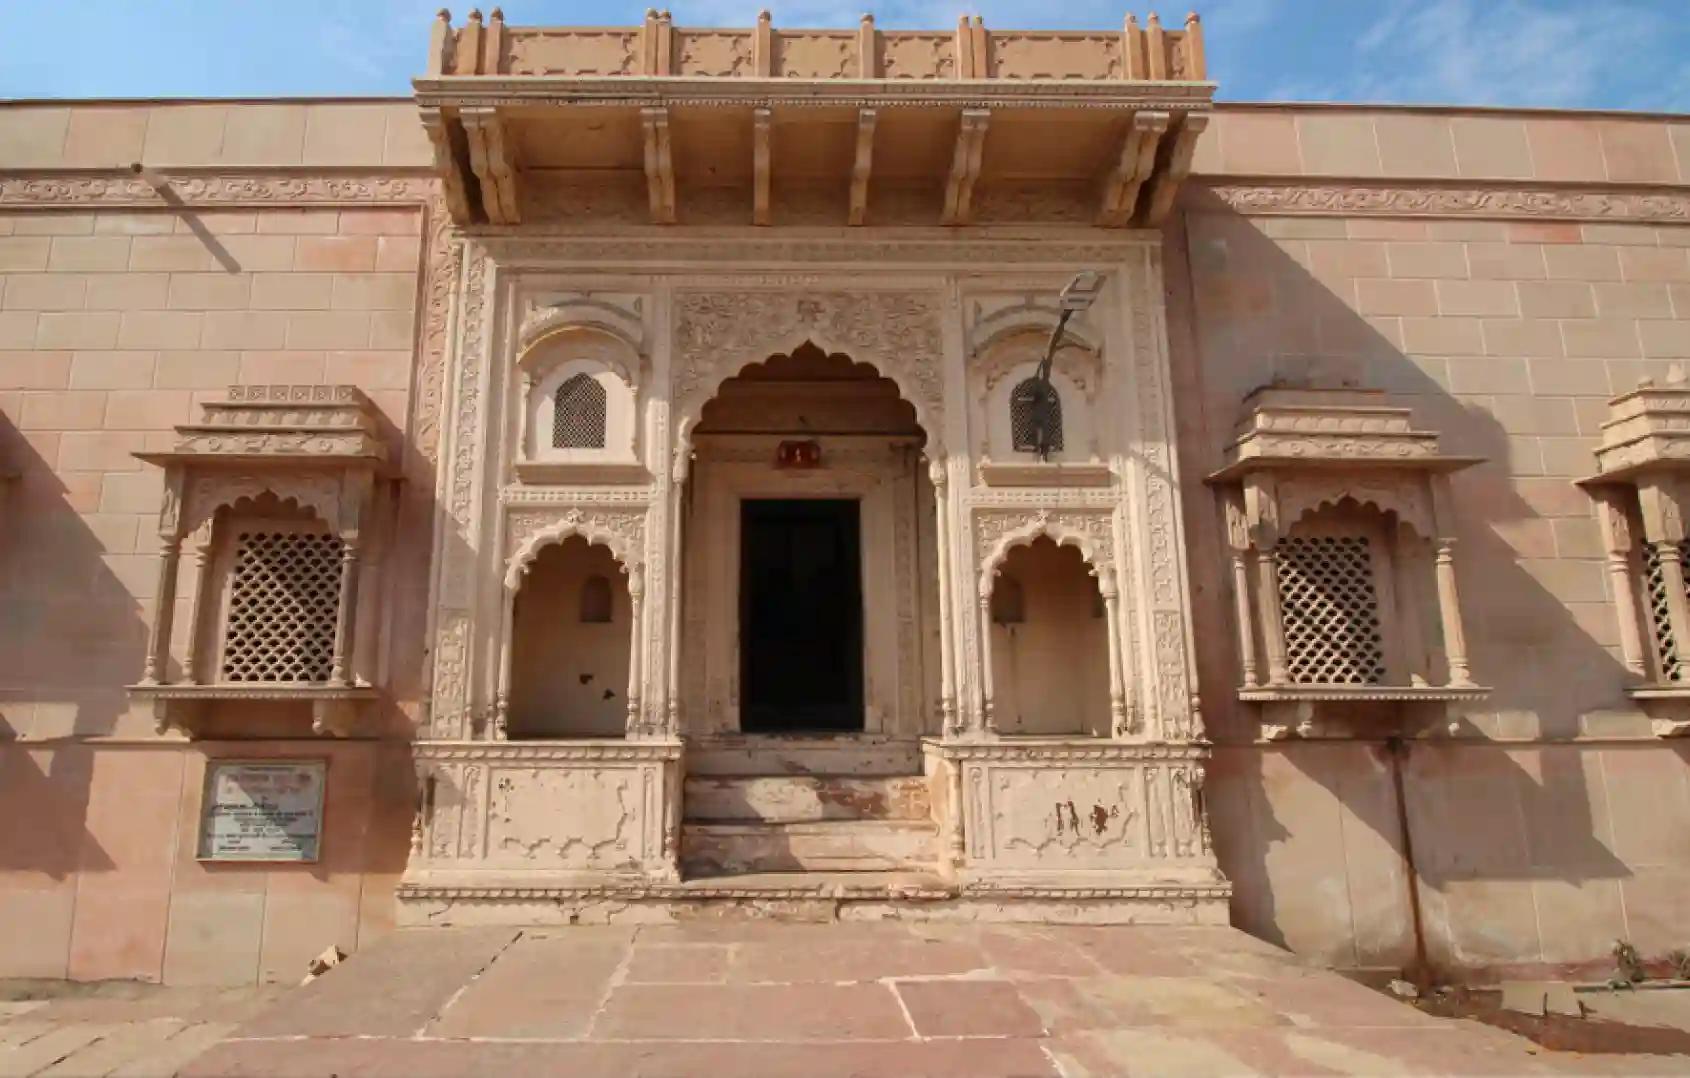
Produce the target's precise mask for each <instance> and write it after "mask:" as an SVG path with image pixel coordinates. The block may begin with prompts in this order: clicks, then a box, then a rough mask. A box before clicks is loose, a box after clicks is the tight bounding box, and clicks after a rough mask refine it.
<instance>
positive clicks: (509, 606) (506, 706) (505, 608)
mask: <svg viewBox="0 0 1690 1078" xmlns="http://www.w3.org/2000/svg"><path fill="white" fill-rule="evenodd" d="M517 590H518V589H515V588H509V587H507V588H504V589H503V601H502V602H501V603H500V604H499V643H498V648H499V651H498V661H499V684H498V687H497V689H496V690H495V692H494V694H493V721H492V723H491V724H490V727H491V728H490V729H489V730H488V731H487V736H488V737H489V738H490V739H492V740H494V741H503V740H505V739H506V736H507V734H508V731H509V729H510V702H511V664H512V662H513V661H514V656H515V654H516V646H515V641H514V640H513V639H512V637H513V636H514V634H515V631H516V593H517Z"/></svg>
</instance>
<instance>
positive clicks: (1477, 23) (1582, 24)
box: [1347, 0, 1668, 107]
mask: <svg viewBox="0 0 1690 1078" xmlns="http://www.w3.org/2000/svg"><path fill="white" fill-rule="evenodd" d="M1662 15H1663V13H1662V12H1661V11H1660V10H1658V9H1651V8H1649V7H1645V6H1639V5H1633V4H1622V3H1609V4H1605V5H1602V6H1600V7H1593V6H1589V5H1583V6H1580V7H1578V8H1576V9H1574V8H1568V7H1560V8H1557V7H1552V6H1550V5H1548V4H1545V3H1542V2H1537V3H1526V2H1523V0H1483V2H1480V0H1392V2H1391V3H1389V4H1388V5H1386V6H1385V10H1384V11H1383V13H1382V14H1380V15H1379V16H1378V17H1377V18H1376V19H1375V20H1374V21H1373V23H1372V24H1371V25H1370V26H1369V27H1368V28H1367V29H1366V30H1365V31H1364V32H1363V33H1362V34H1361V36H1360V37H1359V38H1358V39H1357V41H1356V53H1357V59H1358V60H1359V61H1360V65H1361V66H1362V67H1364V68H1365V70H1364V71H1359V72H1357V73H1356V75H1355V76H1354V78H1353V80H1352V84H1351V86H1350V87H1349V91H1350V92H1349V93H1348V95H1347V96H1350V97H1351V98H1352V99H1355V100H1384V101H1424V102H1454V103H1460V104H1469V105H1484V104H1497V105H1501V104H1507V105H1542V106H1559V107H1577V106H1579V105H1581V104H1585V103H1587V102H1589V101H1590V100H1591V99H1592V97H1594V96H1595V95H1596V94H1597V92H1598V91H1599V90H1600V88H1601V87H1602V85H1603V83H1604V81H1605V80H1606V79H1607V78H1608V77H1609V75H1610V74H1611V73H1612V72H1613V71H1614V70H1615V65H1628V64H1629V65H1637V64H1644V65H1653V64H1657V63H1659V62H1660V60H1661V57H1659V56H1658V55H1655V54H1654V51H1653V50H1654V49H1655V48H1657V47H1658V42H1660V41H1661V40H1663V39H1664V38H1665V35H1666V33H1667V29H1668V28H1667V27H1666V26H1665V25H1664V22H1665V20H1664V18H1663V17H1662Z"/></svg>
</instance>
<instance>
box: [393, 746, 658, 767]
mask: <svg viewBox="0 0 1690 1078" xmlns="http://www.w3.org/2000/svg"><path fill="white" fill-rule="evenodd" d="M411 753H412V756H413V757H414V759H415V760H416V762H418V763H426V762H458V761H468V762H475V763H480V762H483V761H492V760H499V761H502V760H519V761H547V760H564V761H577V760H579V761H587V762H594V763H597V762H603V761H611V762H618V761H630V762H646V763H649V762H651V761H654V760H655V761H663V760H678V759H680V756H681V745H680V743H678V742H671V741H650V742H638V741H629V742H624V743H621V744H615V745H589V744H562V743H557V742H539V741H535V742H521V741H471V742H451V741H417V742H415V743H413V745H412V747H411Z"/></svg>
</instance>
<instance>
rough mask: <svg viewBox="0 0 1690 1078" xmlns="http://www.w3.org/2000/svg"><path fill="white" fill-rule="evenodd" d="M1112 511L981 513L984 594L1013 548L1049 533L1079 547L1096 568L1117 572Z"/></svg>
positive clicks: (978, 530) (977, 534)
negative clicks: (1111, 522) (1111, 525)
mask: <svg viewBox="0 0 1690 1078" xmlns="http://www.w3.org/2000/svg"><path fill="white" fill-rule="evenodd" d="M1109 521H1110V518H1109V514H1108V513H1097V512H1090V513H1088V512H1076V511H1074V510H1061V509H1058V510H1052V509H1040V510H1038V511H1037V512H1034V513H1025V512H1019V513H1007V512H981V513H978V514H977V516H976V520H975V523H974V553H975V557H976V558H977V559H978V562H979V565H980V593H981V594H982V595H989V594H991V588H992V580H993V578H994V577H996V576H997V572H998V567H999V566H1001V565H1002V564H1003V561H1004V559H1005V558H1006V557H1008V556H1009V552H1010V550H1011V549H1012V548H1014V547H1016V546H1020V545H1021V544H1023V543H1027V542H1030V541H1032V540H1033V539H1036V538H1038V537H1039V536H1041V535H1043V536H1048V537H1049V538H1050V539H1052V540H1053V541H1055V542H1056V543H1058V544H1060V545H1065V546H1074V547H1078V548H1079V551H1080V553H1081V555H1083V556H1084V557H1085V559H1086V562H1087V564H1088V565H1090V566H1091V568H1092V571H1093V572H1094V573H1095V574H1097V575H1099V576H1105V575H1113V573H1114V568H1115V549H1114V547H1115V543H1114V535H1113V529H1112V528H1111V527H1110V522H1109Z"/></svg>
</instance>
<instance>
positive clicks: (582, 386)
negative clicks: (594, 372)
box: [552, 374, 605, 449]
mask: <svg viewBox="0 0 1690 1078" xmlns="http://www.w3.org/2000/svg"><path fill="white" fill-rule="evenodd" d="M604 427H605V395H604V386H602V385H600V384H599V382H598V380H597V379H595V378H593V377H591V376H590V375H586V374H576V375H572V376H570V377H568V378H565V379H564V380H563V383H562V384H561V385H559V386H558V387H557V392H556V393H555V394H554V395H553V397H552V448H554V449H603V448H604Z"/></svg>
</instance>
